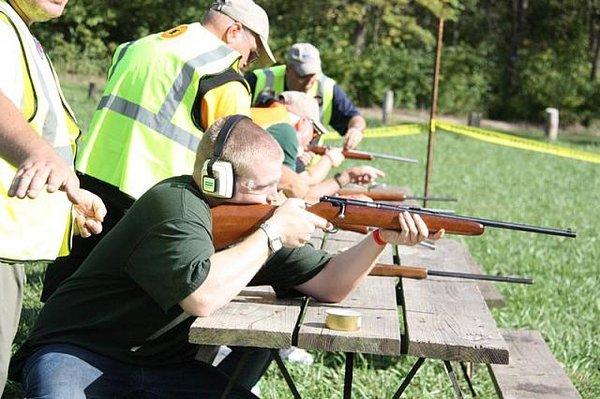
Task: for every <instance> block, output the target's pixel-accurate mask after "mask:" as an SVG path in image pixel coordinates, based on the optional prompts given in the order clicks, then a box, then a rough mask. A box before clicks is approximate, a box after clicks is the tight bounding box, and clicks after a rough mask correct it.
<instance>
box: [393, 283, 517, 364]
mask: <svg viewBox="0 0 600 399" xmlns="http://www.w3.org/2000/svg"><path fill="white" fill-rule="evenodd" d="M402 293H403V300H404V318H405V323H406V335H407V339H408V354H409V355H414V356H419V357H427V358H434V359H443V360H456V361H469V362H474V363H495V364H507V363H508V347H507V345H506V342H504V339H503V338H502V336H501V335H500V332H499V330H498V327H497V326H496V322H495V321H494V319H493V317H492V315H491V313H490V311H489V309H488V307H487V305H486V304H485V302H484V300H483V297H482V296H481V293H480V292H479V289H478V288H477V286H476V285H475V284H474V283H471V282H466V281H464V282H463V281H460V280H458V281H457V280H454V281H452V282H449V281H443V280H442V281H440V280H435V279H428V280H422V281H416V280H410V279H402Z"/></svg>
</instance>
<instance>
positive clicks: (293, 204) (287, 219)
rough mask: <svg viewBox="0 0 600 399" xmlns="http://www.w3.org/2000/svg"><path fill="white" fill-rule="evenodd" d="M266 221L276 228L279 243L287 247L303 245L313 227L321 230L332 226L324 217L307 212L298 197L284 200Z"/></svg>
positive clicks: (308, 238) (313, 229)
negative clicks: (279, 238) (279, 239)
mask: <svg viewBox="0 0 600 399" xmlns="http://www.w3.org/2000/svg"><path fill="white" fill-rule="evenodd" d="M267 222H268V223H269V224H270V225H271V226H273V228H274V229H276V230H277V232H278V233H279V236H280V237H281V243H282V244H283V246H284V247H287V248H297V247H302V246H304V244H306V243H307V242H308V241H309V240H310V237H311V236H312V233H313V232H314V231H315V228H319V229H323V230H329V229H331V228H332V226H331V224H330V223H329V222H328V221H327V220H326V219H323V218H321V217H319V216H317V215H315V214H314V213H310V212H308V211H307V210H306V204H305V203H304V201H303V200H301V199H299V198H290V199H288V200H286V201H285V202H284V203H283V205H281V206H280V207H278V208H277V210H276V211H275V213H273V216H271V217H270V218H269V220H268V221H267Z"/></svg>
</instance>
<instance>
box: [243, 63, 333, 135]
mask: <svg viewBox="0 0 600 399" xmlns="http://www.w3.org/2000/svg"><path fill="white" fill-rule="evenodd" d="M285 70H286V66H285V65H277V66H274V67H271V68H265V69H256V70H254V71H253V73H254V75H256V86H255V87H254V93H252V104H255V103H256V101H257V100H258V97H259V96H260V94H261V93H263V92H267V93H268V94H272V95H277V94H280V93H282V92H283V91H284V90H285ZM335 84H336V83H335V80H333V79H331V78H330V77H328V76H326V75H325V74H324V73H321V74H319V77H318V79H317V82H316V84H314V85H313V87H311V88H310V90H309V91H308V93H307V94H308V95H310V96H312V97H319V98H320V101H319V111H320V116H321V122H322V123H323V124H324V125H329V123H330V122H331V114H332V112H333V87H334V86H335Z"/></svg>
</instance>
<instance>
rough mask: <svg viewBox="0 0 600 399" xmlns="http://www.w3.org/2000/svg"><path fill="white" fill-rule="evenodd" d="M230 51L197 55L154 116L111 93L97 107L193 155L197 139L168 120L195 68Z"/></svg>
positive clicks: (221, 49) (190, 82) (139, 106)
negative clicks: (135, 124)
mask: <svg viewBox="0 0 600 399" xmlns="http://www.w3.org/2000/svg"><path fill="white" fill-rule="evenodd" d="M125 50H127V48H124V49H123V50H122V51H121V53H123V52H124V51H125ZM230 52H231V49H229V47H227V46H219V47H217V48H216V49H214V50H211V51H209V52H206V53H203V54H200V55H199V56H197V57H195V58H192V59H191V60H189V61H187V62H186V63H185V64H184V65H183V68H182V69H181V72H180V73H179V75H178V76H177V78H176V79H175V81H174V82H173V85H172V86H171V89H170V90H169V93H168V94H167V97H166V99H165V101H164V102H163V104H162V105H161V107H160V110H159V111H158V114H155V113H153V112H152V111H150V110H148V109H146V108H144V107H142V106H141V105H138V104H135V103H133V102H131V101H129V100H126V99H124V98H122V97H118V96H116V95H112V94H110V95H106V96H104V97H102V99H101V100H100V104H98V109H101V108H108V109H110V110H111V111H114V112H117V113H119V114H121V115H124V116H127V117H129V118H131V119H134V120H136V121H137V122H139V123H141V124H143V125H145V126H147V127H149V128H150V129H152V130H155V131H156V132H158V133H160V134H162V135H163V136H165V137H167V138H169V139H171V140H173V141H175V142H176V143H178V144H180V145H182V146H184V147H185V148H187V149H189V150H190V151H194V152H195V151H196V149H197V148H198V144H200V138H198V137H197V136H195V135H194V134H193V133H191V132H188V131H187V130H185V129H183V128H180V127H179V126H176V125H175V124H173V122H172V121H171V120H172V119H173V116H175V112H176V111H177V108H179V105H180V104H181V101H183V96H184V95H185V93H186V91H187V90H188V89H189V87H190V85H191V84H192V80H193V77H194V71H195V69H196V68H200V67H202V66H203V65H206V64H208V63H210V62H213V61H217V60H219V59H221V58H223V57H225V56H226V55H228V54H229V53H230ZM119 55H120V54H119ZM120 58H121V57H119V60H120Z"/></svg>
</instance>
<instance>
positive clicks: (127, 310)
mask: <svg viewBox="0 0 600 399" xmlns="http://www.w3.org/2000/svg"><path fill="white" fill-rule="evenodd" d="M236 117H238V116H234V117H228V118H227V120H226V121H223V120H220V121H218V122H217V123H215V124H214V125H213V127H211V128H210V129H209V130H208V131H207V132H206V133H205V135H204V137H203V139H202V141H201V143H200V146H199V148H198V154H197V159H196V165H195V168H194V174H193V176H179V177H174V178H170V179H167V180H165V181H163V182H160V183H159V184H157V185H156V186H154V187H153V188H152V189H150V190H149V191H148V192H147V193H145V194H144V195H143V196H142V197H141V198H140V199H139V200H138V201H136V202H135V203H134V205H133V206H132V208H131V209H130V211H129V212H128V213H127V214H126V215H125V217H124V218H123V219H122V220H121V221H120V222H119V223H118V224H117V225H116V226H115V227H114V228H113V230H111V231H110V233H109V234H108V235H107V236H106V237H105V238H104V239H103V240H102V241H101V242H100V243H99V244H98V246H97V247H96V248H95V249H94V250H93V252H92V253H91V254H90V256H89V257H88V258H87V259H86V261H85V262H84V263H83V265H82V266H81V268H80V269H79V270H77V272H76V273H75V274H74V275H73V276H72V277H70V278H69V279H68V280H66V281H65V282H64V283H63V284H62V285H61V286H60V288H59V289H58V290H57V291H56V292H55V293H54V294H53V295H52V296H51V297H50V298H49V300H48V302H47V303H46V305H45V307H44V308H43V309H42V311H41V313H40V316H39V318H38V320H37V322H36V325H35V327H34V329H33V331H32V332H31V335H30V337H29V338H28V340H27V341H26V343H25V344H24V346H23V347H22V348H21V349H20V351H19V353H18V354H17V355H16V357H15V359H14V368H13V369H12V371H13V375H15V374H17V375H20V377H21V381H22V383H23V388H24V393H25V396H26V397H80V396H84V395H85V396H88V397H116V396H118V397H124V396H130V397H145V396H153V397H177V398H180V397H181V398H185V397H218V396H219V395H220V394H221V393H222V391H223V389H224V388H225V386H226V384H227V382H228V378H227V376H226V375H225V374H223V373H220V372H219V371H218V370H217V369H216V368H214V367H212V366H210V365H207V364H204V363H200V362H197V361H195V360H194V355H195V353H196V351H197V347H196V346H195V345H192V344H190V343H189V342H188V339H187V334H188V331H189V327H190V325H191V323H192V321H193V318H194V316H196V317H206V316H209V315H210V314H211V313H213V312H214V311H215V310H217V309H219V308H220V307H222V306H224V305H225V304H227V303H228V302H229V301H231V299H233V298H234V297H235V296H236V295H237V294H238V293H239V292H240V291H241V290H242V289H243V288H244V287H245V286H247V285H248V284H255V285H272V286H273V287H274V289H275V290H276V291H282V290H290V289H294V290H297V291H299V292H301V293H303V294H306V295H310V296H312V297H315V298H317V299H319V300H322V301H339V300H342V299H343V298H344V297H345V296H346V295H348V294H349V293H350V292H351V291H352V290H353V289H354V287H355V286H356V284H358V282H359V281H360V279H362V278H363V277H364V276H365V275H367V274H368V272H369V270H370V268H371V267H372V265H373V264H374V262H375V261H376V259H377V257H378V255H379V254H380V253H381V251H382V250H383V248H384V246H385V242H391V243H395V244H409V245H413V244H416V243H417V242H419V241H421V240H423V239H424V238H426V237H427V235H428V231H427V227H426V226H425V224H424V223H423V221H422V220H421V219H420V218H419V217H418V216H411V215H409V214H408V213H407V214H405V215H402V216H401V217H400V223H401V225H402V226H403V231H402V232H395V231H387V230H382V231H381V232H379V233H377V234H378V238H375V239H374V238H372V237H370V236H369V237H367V238H366V239H365V240H364V241H363V242H361V243H359V244H357V245H356V246H355V247H353V248H351V249H349V250H348V251H346V252H344V253H342V254H339V255H336V256H334V257H331V256H330V255H328V254H327V253H325V252H323V251H318V250H315V249H314V248H313V247H312V246H310V245H305V244H306V242H307V241H308V240H309V239H310V236H311V234H312V232H313V231H314V229H315V228H328V227H329V224H328V222H327V221H326V220H324V219H321V218H320V217H318V216H316V215H314V214H312V213H310V212H308V211H306V210H305V209H304V204H303V202H302V201H299V200H288V201H286V202H285V203H283V205H281V206H280V207H278V208H277V210H276V211H275V213H274V214H273V215H272V216H271V217H270V218H269V219H268V220H267V221H266V222H265V223H264V224H263V225H261V226H260V228H259V229H258V230H257V231H255V232H253V233H252V234H250V235H249V236H248V237H246V238H245V239H243V240H242V241H241V242H239V243H238V244H236V245H234V246H232V247H229V248H227V249H224V250H221V251H215V248H214V246H213V243H212V242H213V237H212V223H213V221H212V217H211V212H210V208H211V207H213V206H215V205H219V204H222V203H225V202H235V203H271V202H273V200H274V199H275V197H276V194H277V193H276V187H277V182H278V180H279V176H280V170H281V168H277V167H276V166H277V165H281V162H282V151H281V149H280V148H279V146H278V145H277V143H276V142H275V141H274V140H273V138H272V137H270V136H269V135H268V134H267V133H266V132H265V131H264V130H262V129H261V128H260V127H258V126H257V125H255V124H253V123H252V122H251V121H249V120H248V119H247V118H245V119H242V118H244V117H239V119H240V121H238V122H237V124H235V123H234V124H233V126H234V127H233V128H232V129H231V133H230V134H229V136H228V139H226V140H225V143H224V144H223V150H222V152H221V156H220V157H219V161H223V162H230V163H231V165H232V167H233V171H234V176H235V183H234V185H233V192H234V194H233V197H232V198H230V199H222V198H218V197H216V196H215V195H214V193H213V194H210V191H211V190H210V189H209V187H207V186H206V185H204V190H206V191H203V190H201V189H200V188H199V183H200V182H203V181H205V180H204V178H205V177H206V176H207V172H206V165H207V164H208V161H209V160H210V159H211V158H212V157H213V153H214V152H215V146H218V145H220V144H219V143H220V142H219V141H218V139H217V138H218V137H219V135H221V136H222V135H223V133H222V132H221V130H225V129H226V128H227V123H230V122H231V120H232V119H231V118H236ZM224 123H225V128H224ZM230 125H231V123H230ZM219 140H220V139H219ZM215 143H217V144H215ZM215 168H216V167H215ZM223 184H224V183H223ZM382 244H383V245H382ZM281 245H283V247H281ZM231 395H232V397H253V396H252V394H251V393H249V392H248V391H246V390H245V389H242V388H241V387H236V388H235V389H234V391H233V392H232V394H231Z"/></svg>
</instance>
